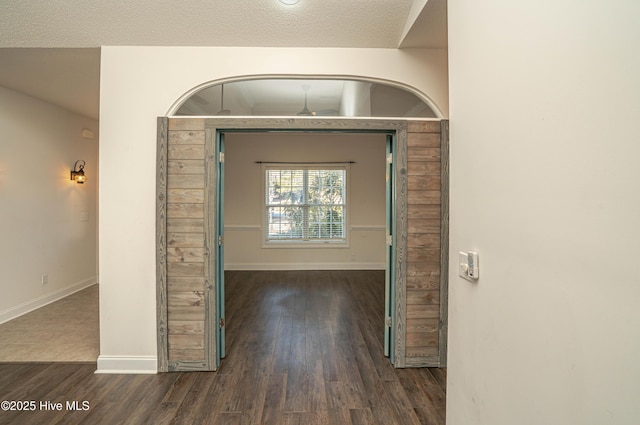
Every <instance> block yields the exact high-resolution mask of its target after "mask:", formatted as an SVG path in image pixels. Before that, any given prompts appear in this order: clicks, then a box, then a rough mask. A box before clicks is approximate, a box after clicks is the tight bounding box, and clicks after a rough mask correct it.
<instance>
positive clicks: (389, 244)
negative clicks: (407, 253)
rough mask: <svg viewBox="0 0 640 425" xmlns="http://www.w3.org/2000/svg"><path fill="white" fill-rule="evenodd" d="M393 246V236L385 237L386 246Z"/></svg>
mask: <svg viewBox="0 0 640 425" xmlns="http://www.w3.org/2000/svg"><path fill="white" fill-rule="evenodd" d="M391 245H393V236H391V235H387V246H391Z"/></svg>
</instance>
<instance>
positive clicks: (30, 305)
mask: <svg viewBox="0 0 640 425" xmlns="http://www.w3.org/2000/svg"><path fill="white" fill-rule="evenodd" d="M97 281H98V278H97V276H93V277H91V278H89V279H85V280H83V281H81V282H78V283H74V284H73V285H71V286H67V287H66V288H63V289H60V290H58V291H56V292H54V293H52V294H48V295H45V296H43V297H40V298H36V299H34V300H29V301H27V302H25V303H22V304H20V305H17V306H14V307H10V308H8V309H6V310H4V311H0V324H2V323H5V322H8V321H9V320H13V319H15V318H18V317H20V316H22V315H24V314H27V313H29V312H31V311H33V310H37V309H39V308H40V307H44V306H45V305H47V304H51V303H52V302H55V301H58V300H59V299H62V298H64V297H68V296H69V295H71V294H73V293H75V292H78V291H81V290H83V289H84V288H87V287H89V286H91V285H95V284H96V283H97Z"/></svg>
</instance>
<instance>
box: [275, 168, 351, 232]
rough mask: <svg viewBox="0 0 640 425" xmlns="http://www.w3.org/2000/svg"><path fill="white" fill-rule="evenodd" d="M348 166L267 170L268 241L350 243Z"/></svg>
mask: <svg viewBox="0 0 640 425" xmlns="http://www.w3.org/2000/svg"><path fill="white" fill-rule="evenodd" d="M346 181H347V168H346V167H344V166H342V167H338V166H336V167H328V166H321V167H320V168H315V167H308V166H307V167H305V166H291V167H278V166H273V167H271V166H269V167H266V169H265V209H264V211H265V240H266V242H267V243H274V242H275V243H285V242H289V243H301V244H314V243H346V211H347V209H346Z"/></svg>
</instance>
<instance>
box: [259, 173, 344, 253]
mask: <svg viewBox="0 0 640 425" xmlns="http://www.w3.org/2000/svg"><path fill="white" fill-rule="evenodd" d="M267 170H344V172H345V184H344V190H345V193H344V211H343V214H344V238H343V239H334V240H331V239H269V238H268V229H267V220H266V216H267V208H268V206H267V193H266V191H267ZM350 173H351V167H350V163H326V164H325V163H322V164H310V163H302V162H301V163H286V164H282V163H268V164H262V186H261V190H260V196H261V197H262V215H261V216H262V219H261V221H260V226H261V228H262V248H316V249H317V248H350V247H351V245H350V239H351V238H350V233H351V232H350V229H351V228H350V226H349V218H350V216H351V214H350V204H351V202H350V193H351V190H350V188H349V182H350Z"/></svg>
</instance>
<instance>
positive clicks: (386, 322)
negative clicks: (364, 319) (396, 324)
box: [384, 316, 391, 328]
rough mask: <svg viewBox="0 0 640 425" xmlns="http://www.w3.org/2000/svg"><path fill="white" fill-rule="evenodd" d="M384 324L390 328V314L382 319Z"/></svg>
mask: <svg viewBox="0 0 640 425" xmlns="http://www.w3.org/2000/svg"><path fill="white" fill-rule="evenodd" d="M384 324H385V325H386V326H387V327H388V328H390V327H391V316H389V317H387V318H386V319H384Z"/></svg>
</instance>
